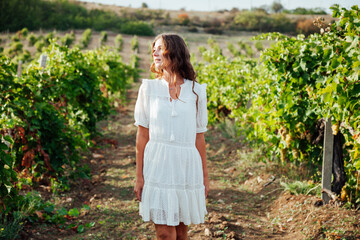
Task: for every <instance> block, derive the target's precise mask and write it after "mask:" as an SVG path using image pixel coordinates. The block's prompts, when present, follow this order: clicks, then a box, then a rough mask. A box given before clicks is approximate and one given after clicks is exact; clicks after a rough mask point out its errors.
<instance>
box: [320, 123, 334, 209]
mask: <svg viewBox="0 0 360 240" xmlns="http://www.w3.org/2000/svg"><path fill="white" fill-rule="evenodd" d="M333 152H334V135H333V133H332V129H331V117H330V118H329V119H328V120H327V121H326V122H325V133H324V152H323V165H322V180H321V186H322V189H323V191H322V193H321V198H322V200H323V201H324V202H325V203H329V201H330V200H331V197H330V196H329V194H328V192H330V193H331V177H332V168H333ZM324 190H325V191H324Z"/></svg>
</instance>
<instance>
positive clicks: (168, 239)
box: [155, 224, 176, 240]
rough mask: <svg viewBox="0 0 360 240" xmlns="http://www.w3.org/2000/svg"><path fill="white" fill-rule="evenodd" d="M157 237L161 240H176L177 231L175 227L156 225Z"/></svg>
mask: <svg viewBox="0 0 360 240" xmlns="http://www.w3.org/2000/svg"><path fill="white" fill-rule="evenodd" d="M155 230H156V237H157V239H159V240H176V229H175V227H174V226H167V225H160V224H155Z"/></svg>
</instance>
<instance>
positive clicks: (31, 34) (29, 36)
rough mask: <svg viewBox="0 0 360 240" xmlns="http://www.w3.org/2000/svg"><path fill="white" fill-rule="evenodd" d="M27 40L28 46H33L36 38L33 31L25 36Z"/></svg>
mask: <svg viewBox="0 0 360 240" xmlns="http://www.w3.org/2000/svg"><path fill="white" fill-rule="evenodd" d="M27 40H28V42H29V46H34V45H35V43H36V41H37V40H38V39H37V38H36V35H35V34H34V33H30V34H29V35H28V37H27Z"/></svg>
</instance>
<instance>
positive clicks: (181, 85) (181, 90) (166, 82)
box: [160, 78, 190, 102]
mask: <svg viewBox="0 0 360 240" xmlns="http://www.w3.org/2000/svg"><path fill="white" fill-rule="evenodd" d="M160 80H161V82H163V83H164V84H165V86H166V88H167V93H168V96H169V99H170V102H173V101H178V100H179V99H181V98H180V97H181V96H182V95H183V91H184V89H183V87H184V86H185V85H186V84H187V83H188V82H190V80H187V79H185V78H184V83H182V84H180V85H179V86H180V93H179V96H178V98H176V99H174V98H172V97H171V95H170V92H169V83H168V81H166V80H165V79H164V78H161V79H160Z"/></svg>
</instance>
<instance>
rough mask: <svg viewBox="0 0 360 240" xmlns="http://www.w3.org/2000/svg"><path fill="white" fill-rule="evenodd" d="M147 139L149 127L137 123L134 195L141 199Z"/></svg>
mask: <svg viewBox="0 0 360 240" xmlns="http://www.w3.org/2000/svg"><path fill="white" fill-rule="evenodd" d="M148 141H149V129H148V128H145V127H142V126H140V125H139V127H138V131H137V134H136V183H135V188H134V191H135V195H136V198H137V199H138V200H139V201H141V194H142V190H143V186H144V176H143V163H144V150H145V146H146V144H147V142H148Z"/></svg>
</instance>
